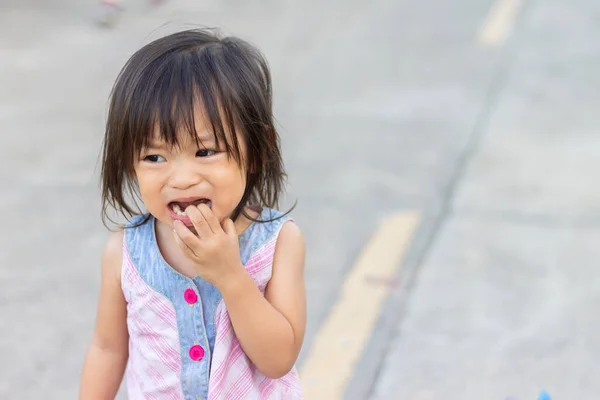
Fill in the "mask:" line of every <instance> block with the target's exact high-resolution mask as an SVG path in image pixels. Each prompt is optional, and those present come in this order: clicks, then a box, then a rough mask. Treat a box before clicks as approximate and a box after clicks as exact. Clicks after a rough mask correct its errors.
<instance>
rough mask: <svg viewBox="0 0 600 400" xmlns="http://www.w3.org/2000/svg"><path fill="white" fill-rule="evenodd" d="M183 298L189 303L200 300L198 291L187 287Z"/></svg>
mask: <svg viewBox="0 0 600 400" xmlns="http://www.w3.org/2000/svg"><path fill="white" fill-rule="evenodd" d="M183 298H184V299H185V301H187V302H188V304H194V303H196V302H197V301H198V295H196V292H194V290H193V289H186V290H185V292H183Z"/></svg>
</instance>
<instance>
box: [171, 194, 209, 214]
mask: <svg viewBox="0 0 600 400" xmlns="http://www.w3.org/2000/svg"><path fill="white" fill-rule="evenodd" d="M199 204H206V205H208V207H210V208H212V202H211V201H210V200H209V199H204V198H201V199H196V200H191V201H172V202H170V203H169V205H168V207H169V210H170V211H171V212H173V214H175V215H178V216H180V217H187V215H186V213H185V209H186V208H188V207H189V206H198V205H199Z"/></svg>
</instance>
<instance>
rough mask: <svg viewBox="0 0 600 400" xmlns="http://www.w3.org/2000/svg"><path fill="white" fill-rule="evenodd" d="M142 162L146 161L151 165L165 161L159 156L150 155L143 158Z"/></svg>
mask: <svg viewBox="0 0 600 400" xmlns="http://www.w3.org/2000/svg"><path fill="white" fill-rule="evenodd" d="M144 161H148V162H151V163H157V162H162V161H166V160H165V158H164V157H163V156H159V155H157V154H150V155H149V156H146V157H144Z"/></svg>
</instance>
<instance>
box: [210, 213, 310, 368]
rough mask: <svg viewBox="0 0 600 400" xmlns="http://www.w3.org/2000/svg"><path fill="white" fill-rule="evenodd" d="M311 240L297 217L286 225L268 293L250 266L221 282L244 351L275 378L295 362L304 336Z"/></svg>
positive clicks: (278, 243) (275, 259) (279, 240)
mask: <svg viewBox="0 0 600 400" xmlns="http://www.w3.org/2000/svg"><path fill="white" fill-rule="evenodd" d="M304 258H305V244H304V239H303V237H302V234H301V232H300V230H299V228H298V227H297V225H296V224H294V223H285V224H284V225H283V227H282V228H281V231H280V233H279V237H278V239H277V245H276V248H275V258H274V260H273V275H272V277H271V280H270V282H269V284H268V286H267V289H266V293H265V296H264V297H263V295H262V294H261V293H260V291H259V290H258V288H257V287H256V284H255V283H254V281H253V280H252V277H251V276H250V275H249V274H248V273H247V272H245V271H242V272H241V273H240V276H239V278H237V279H231V280H228V283H227V284H225V285H223V287H221V288H219V289H220V290H221V293H222V295H223V299H224V301H225V304H226V306H227V310H228V312H229V317H230V318H231V323H232V325H233V329H234V330H235V333H236V335H237V337H238V340H239V341H240V344H241V346H242V348H243V349H244V352H245V353H246V354H247V355H248V357H249V358H250V359H251V360H252V362H253V363H254V364H255V365H256V367H257V368H258V369H259V370H260V371H261V372H262V373H263V374H265V375H266V376H268V377H270V378H280V377H282V376H283V375H285V374H287V373H288V372H289V371H290V369H291V368H292V367H293V366H294V363H295V362H296V359H297V358H298V354H299V352H300V349H301V347H302V341H303V340H304V330H305V326H306V294H305V287H304V276H303V275H304Z"/></svg>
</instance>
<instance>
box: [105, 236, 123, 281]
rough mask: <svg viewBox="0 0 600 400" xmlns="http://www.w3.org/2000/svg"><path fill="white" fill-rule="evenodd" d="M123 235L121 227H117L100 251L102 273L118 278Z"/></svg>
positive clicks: (121, 257)
mask: <svg viewBox="0 0 600 400" xmlns="http://www.w3.org/2000/svg"><path fill="white" fill-rule="evenodd" d="M124 235H125V233H124V231H123V229H119V230H118V231H115V232H112V233H111V234H110V235H109V237H108V239H107V241H106V244H105V245H104V250H103V251H102V273H103V274H104V275H106V274H108V275H113V276H114V277H116V278H118V279H120V276H121V263H122V260H123V238H124Z"/></svg>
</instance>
